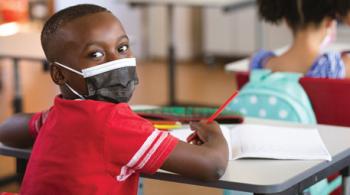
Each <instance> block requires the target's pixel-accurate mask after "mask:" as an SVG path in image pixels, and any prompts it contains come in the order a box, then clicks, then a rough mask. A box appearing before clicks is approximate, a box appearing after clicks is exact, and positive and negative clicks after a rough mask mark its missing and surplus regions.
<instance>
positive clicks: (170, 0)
mask: <svg viewBox="0 0 350 195" xmlns="http://www.w3.org/2000/svg"><path fill="white" fill-rule="evenodd" d="M119 2H126V3H143V4H164V5H167V4H173V5H189V6H212V7H223V6H232V5H239V4H246V3H254V2H255V0H119Z"/></svg>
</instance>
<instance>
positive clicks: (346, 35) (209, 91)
mask: <svg viewBox="0 0 350 195" xmlns="http://www.w3.org/2000/svg"><path fill="white" fill-rule="evenodd" d="M180 2H181V1H180ZM213 2H215V1H213ZM237 2H238V3H239V2H243V3H244V4H243V6H236V7H234V5H233V6H231V7H227V8H225V7H222V6H219V5H215V3H212V4H208V5H200V4H199V5H197V6H192V5H188V4H186V3H183V4H181V3H178V4H175V5H173V6H172V7H169V6H166V5H164V4H149V5H148V4H142V5H138V4H132V5H130V4H129V3H128V1H127V0H100V1H92V0H73V1H65V0H0V120H1V121H3V120H4V119H5V118H7V117H8V116H10V115H11V114H13V113H14V106H13V100H14V97H18V96H20V97H21V98H23V99H22V100H23V107H22V111H24V112H36V111H41V110H44V109H47V108H49V107H50V105H52V100H53V97H54V96H56V95H57V94H58V88H57V87H55V86H54V85H53V84H52V82H51V80H50V75H49V73H48V71H47V67H46V65H45V63H43V61H41V60H37V59H34V60H33V59H31V58H30V56H14V55H16V54H13V55H12V54H11V55H10V54H8V53H6V52H5V53H1V52H3V51H4V50H6V49H7V47H11V48H13V49H14V50H16V49H18V50H21V51H23V50H24V51H27V52H29V53H30V52H33V53H35V51H34V50H38V51H39V52H41V51H40V50H41V48H40V47H36V46H40V42H39V35H40V30H41V28H42V25H43V22H44V21H45V20H46V19H47V18H48V17H49V16H50V15H51V14H52V13H54V12H56V11H57V10H60V9H63V8H65V7H68V6H71V5H74V4H79V3H94V4H99V5H102V6H105V7H107V8H108V9H110V10H111V11H112V12H113V13H114V14H115V15H116V16H118V18H119V19H120V20H121V22H122V23H123V24H124V27H125V28H126V31H127V33H128V34H129V38H130V39H131V49H132V51H133V53H134V55H135V56H136V57H137V60H138V61H137V70H138V76H139V79H140V84H139V86H138V87H137V88H136V91H135V94H134V96H133V98H132V99H131V102H130V103H131V104H132V105H160V106H162V105H169V104H170V103H171V104H174V103H176V104H177V105H191V106H219V105H220V104H221V103H222V102H224V101H225V99H227V97H229V96H230V95H231V93H232V92H233V91H234V90H235V89H236V88H237V84H236V81H235V78H234V73H232V72H230V71H227V70H225V65H227V64H229V63H231V62H234V61H237V60H240V59H244V58H247V57H249V56H250V54H252V53H253V52H254V51H256V50H257V49H260V48H265V49H271V50H274V49H278V48H281V47H284V46H286V45H287V44H288V43H290V41H291V36H292V35H291V34H290V32H289V30H288V29H287V27H286V25H285V24H281V25H279V26H272V25H269V24H266V23H264V22H262V21H260V20H259V19H258V16H257V14H256V6H255V4H254V1H250V0H246V1H244V0H243V1H237ZM337 30H338V31H337V41H336V42H338V43H342V44H343V43H348V44H350V28H348V27H346V26H345V25H341V24H340V25H338V29H337ZM16 35H21V36H20V37H19V38H15V37H14V36H16ZM171 43H172V44H173V46H174V49H175V60H176V63H175V66H174V76H175V77H174V79H173V81H171V76H170V75H169V64H168V61H169V60H168V57H169V53H168V49H169V45H171ZM349 49H350V48H349ZM13 57H15V58H16V59H20V61H18V63H19V64H18V75H17V76H18V78H16V74H15V69H14V61H13ZM23 57H24V58H23ZM22 58H23V59H22ZM15 79H18V82H19V85H18V86H16V84H15V83H16V82H15ZM171 82H174V83H173V84H171ZM171 85H172V87H173V91H172V92H171V89H170V88H171ZM16 87H17V88H16ZM16 89H17V90H18V89H19V91H16ZM18 92H20V93H18ZM44 94H45V96H44ZM46 94H50V95H46ZM14 172H15V159H13V158H9V157H3V156H0V177H5V176H8V175H11V174H13V173H14ZM17 190H18V185H17V184H15V183H9V184H8V185H4V186H0V191H13V192H16V191H17ZM180 193H182V194H194V195H195V194H201V195H205V194H208V195H209V194H210V195H214V194H222V190H220V189H216V188H206V187H198V186H191V185H185V184H176V183H170V182H164V181H156V180H149V179H145V180H144V194H145V195H151V194H152V195H157V194H159V195H161V194H168V195H171V194H180Z"/></svg>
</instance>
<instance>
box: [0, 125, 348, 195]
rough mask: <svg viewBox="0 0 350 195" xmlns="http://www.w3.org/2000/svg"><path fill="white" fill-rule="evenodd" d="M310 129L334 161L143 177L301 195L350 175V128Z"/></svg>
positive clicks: (233, 165)
mask: <svg viewBox="0 0 350 195" xmlns="http://www.w3.org/2000/svg"><path fill="white" fill-rule="evenodd" d="M245 122H246V123H251V124H270V125H283V126H288V125H292V124H289V123H281V122H271V121H266V120H258V119H246V120H245ZM293 125H295V124H293ZM311 127H317V128H318V129H319V132H320V135H321V137H322V139H323V141H324V143H325V145H326V147H327V149H328V151H329V152H330V154H331V155H332V161H330V162H327V161H319V160H314V161H309V160H308V161H303V160H267V159H241V160H235V161H230V162H229V164H228V167H227V170H226V173H225V174H224V175H223V177H222V178H221V179H220V180H218V181H212V182H202V181H198V180H195V179H189V178H186V177H183V176H180V175H177V174H173V173H170V172H166V171H162V170H160V171H158V172H157V173H156V174H154V175H142V176H143V177H146V178H151V179H157V180H165V181H172V182H178V183H186V184H194V185H200V186H207V187H215V188H224V189H232V190H241V191H247V192H253V193H254V194H281V195H282V194H293V195H295V194H301V193H302V191H303V190H304V189H306V188H308V187H309V186H311V185H312V184H314V183H316V182H317V181H320V180H322V179H324V178H326V177H327V176H329V175H331V174H332V173H334V172H337V171H341V172H342V174H343V176H345V177H346V176H348V175H349V165H350V141H349V140H350V128H347V127H336V126H326V125H317V126H311ZM0 155H6V156H14V157H19V156H21V157H28V156H29V151H28V150H18V149H14V148H9V147H4V146H3V145H0ZM347 193H349V191H347Z"/></svg>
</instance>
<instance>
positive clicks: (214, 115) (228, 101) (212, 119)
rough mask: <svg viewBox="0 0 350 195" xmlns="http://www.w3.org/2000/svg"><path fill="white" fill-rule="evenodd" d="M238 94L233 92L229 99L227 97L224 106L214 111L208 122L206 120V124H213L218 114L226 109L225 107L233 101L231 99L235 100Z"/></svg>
mask: <svg viewBox="0 0 350 195" xmlns="http://www.w3.org/2000/svg"><path fill="white" fill-rule="evenodd" d="M237 94H238V91H235V92H234V93H233V94H232V95H231V97H229V98H228V99H227V100H226V101H225V103H224V104H222V105H221V106H220V107H219V108H218V109H217V110H216V111H215V113H214V114H212V115H211V116H210V117H209V118H208V120H207V123H210V122H213V121H214V119H215V118H216V117H217V116H219V114H220V113H221V112H222V111H223V110H224V109H225V108H226V106H227V105H228V104H229V103H230V102H231V101H232V100H233V98H235V97H236V96H237Z"/></svg>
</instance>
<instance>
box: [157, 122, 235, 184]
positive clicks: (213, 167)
mask: <svg viewBox="0 0 350 195" xmlns="http://www.w3.org/2000/svg"><path fill="white" fill-rule="evenodd" d="M191 129H193V130H196V133H197V134H198V136H199V138H200V142H203V143H202V144H200V145H193V144H188V143H185V142H182V141H179V143H178V144H177V145H176V147H175V149H174V150H173V151H172V153H171V154H170V155H169V157H168V158H167V159H166V160H165V162H164V164H163V166H162V167H161V168H162V169H164V170H168V171H171V172H174V173H179V174H181V175H184V176H187V177H191V178H197V179H202V180H216V179H219V178H220V177H221V176H222V175H223V174H224V172H225V170H226V167H227V163H228V147H227V143H226V140H225V138H224V136H223V135H222V133H221V130H220V127H219V125H218V124H217V123H215V122H213V123H210V124H206V122H205V121H201V122H200V123H194V124H192V125H191ZM198 141H199V140H196V142H198Z"/></svg>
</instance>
